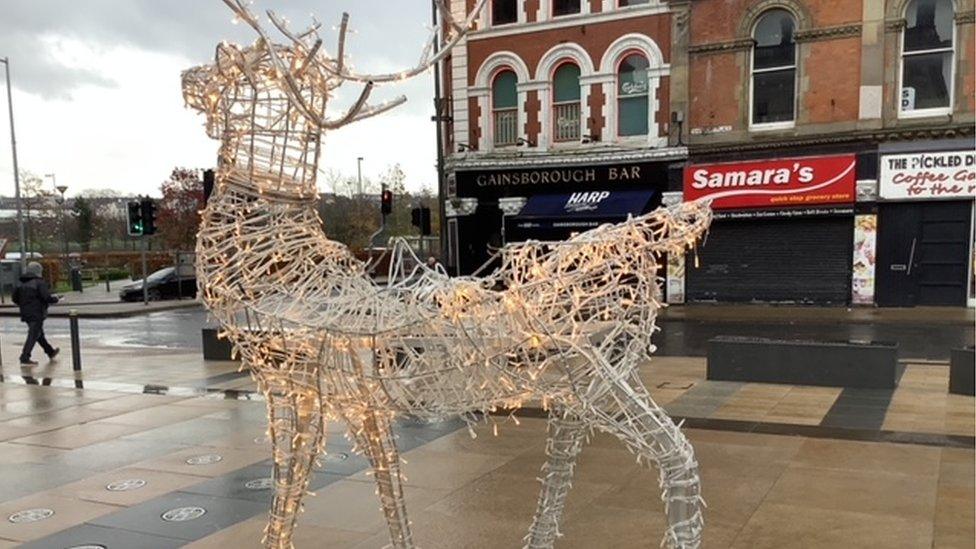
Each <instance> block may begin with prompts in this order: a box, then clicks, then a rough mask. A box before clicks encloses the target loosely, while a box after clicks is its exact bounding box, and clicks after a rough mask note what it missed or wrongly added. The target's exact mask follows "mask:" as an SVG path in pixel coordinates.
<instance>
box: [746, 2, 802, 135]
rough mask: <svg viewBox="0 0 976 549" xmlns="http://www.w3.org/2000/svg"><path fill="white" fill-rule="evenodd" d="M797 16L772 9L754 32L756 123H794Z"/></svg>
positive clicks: (753, 95) (753, 90)
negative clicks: (794, 33) (795, 20)
mask: <svg viewBox="0 0 976 549" xmlns="http://www.w3.org/2000/svg"><path fill="white" fill-rule="evenodd" d="M795 28H796V23H795V22H794V21H793V15H792V14H791V13H790V12H788V11H786V10H782V9H773V10H769V11H767V12H766V13H764V14H763V15H762V17H760V18H759V21H758V22H757V23H756V29H755V31H753V39H754V40H755V46H753V50H752V118H751V119H752V123H753V124H773V123H777V122H779V123H782V122H792V121H793V119H794V116H795V110H796V42H794V40H793V31H794V29H795Z"/></svg>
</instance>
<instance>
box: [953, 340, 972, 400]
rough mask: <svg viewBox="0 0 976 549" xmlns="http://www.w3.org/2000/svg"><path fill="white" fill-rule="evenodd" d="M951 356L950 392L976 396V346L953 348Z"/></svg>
mask: <svg viewBox="0 0 976 549" xmlns="http://www.w3.org/2000/svg"><path fill="white" fill-rule="evenodd" d="M949 356H950V358H949V392H950V393H953V394H956V395H970V396H976V382H974V377H976V375H974V374H976V347H966V348H965V349H953V350H952V351H951V353H950V355H949Z"/></svg>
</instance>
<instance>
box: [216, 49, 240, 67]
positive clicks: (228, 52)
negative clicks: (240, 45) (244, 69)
mask: <svg viewBox="0 0 976 549" xmlns="http://www.w3.org/2000/svg"><path fill="white" fill-rule="evenodd" d="M239 59H240V51H239V50H238V49H237V46H233V45H230V44H226V43H224V42H221V43H219V44H217V54H216V57H215V59H214V61H215V63H216V68H217V72H219V73H221V74H227V72H228V71H229V70H230V69H234V68H240V65H239V64H238V62H239Z"/></svg>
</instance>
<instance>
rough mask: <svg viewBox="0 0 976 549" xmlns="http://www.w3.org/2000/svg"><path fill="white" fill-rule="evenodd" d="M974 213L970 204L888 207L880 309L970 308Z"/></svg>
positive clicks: (881, 247)
mask: <svg viewBox="0 0 976 549" xmlns="http://www.w3.org/2000/svg"><path fill="white" fill-rule="evenodd" d="M971 212H972V203H971V202H968V201H965V202H917V203H897V204H894V203H893V204H882V205H881V206H880V208H879V212H878V213H879V217H878V235H879V241H878V266H877V269H878V271H877V301H878V305H880V306H882V307H912V306H915V305H949V306H964V305H965V304H966V289H967V277H968V275H969V269H968V263H967V260H968V257H969V234H970V222H971V219H970V218H971V215H972V214H971Z"/></svg>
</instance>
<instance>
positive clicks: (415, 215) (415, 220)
mask: <svg viewBox="0 0 976 549" xmlns="http://www.w3.org/2000/svg"><path fill="white" fill-rule="evenodd" d="M410 223H411V224H412V225H413V226H414V227H417V228H418V229H420V234H421V235H423V236H430V208H428V207H426V206H421V207H419V208H414V209H413V210H411V211H410Z"/></svg>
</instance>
